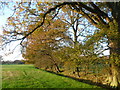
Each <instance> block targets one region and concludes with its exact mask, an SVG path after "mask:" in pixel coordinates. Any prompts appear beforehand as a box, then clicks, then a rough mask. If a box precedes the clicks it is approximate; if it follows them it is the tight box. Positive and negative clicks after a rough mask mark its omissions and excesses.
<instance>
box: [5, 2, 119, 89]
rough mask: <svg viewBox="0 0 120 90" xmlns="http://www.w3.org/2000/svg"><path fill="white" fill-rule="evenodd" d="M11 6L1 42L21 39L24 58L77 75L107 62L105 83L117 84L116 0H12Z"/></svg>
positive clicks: (41, 66) (117, 40) (117, 26)
mask: <svg viewBox="0 0 120 90" xmlns="http://www.w3.org/2000/svg"><path fill="white" fill-rule="evenodd" d="M10 8H12V9H13V10H14V14H13V15H12V16H11V17H9V18H8V22H7V24H6V27H4V36H3V41H4V42H5V44H7V43H10V42H12V41H17V40H21V43H20V44H21V46H22V48H23V49H22V51H23V57H24V58H25V59H26V62H27V63H33V64H34V65H35V66H36V67H38V68H44V69H46V70H47V69H49V70H53V71H57V72H63V71H69V70H70V72H71V71H72V72H73V73H74V72H77V74H78V76H80V74H79V72H80V71H81V68H82V69H84V71H85V72H86V70H88V69H93V68H95V69H96V67H92V66H98V69H99V68H100V69H99V71H101V69H103V68H104V67H108V69H107V70H108V71H109V72H108V73H107V74H106V75H107V76H106V77H105V78H106V80H105V81H106V84H108V85H110V86H113V87H118V86H119V84H120V72H119V70H120V2H52V3H51V2H49V3H48V2H34V3H31V2H20V3H19V2H16V3H13V6H11V5H10ZM8 28H9V29H8ZM106 50H109V51H110V56H109V58H108V59H106V58H105V57H104V54H103V52H104V51H106ZM101 55H102V56H103V57H100V56H101ZM100 66H101V67H100Z"/></svg>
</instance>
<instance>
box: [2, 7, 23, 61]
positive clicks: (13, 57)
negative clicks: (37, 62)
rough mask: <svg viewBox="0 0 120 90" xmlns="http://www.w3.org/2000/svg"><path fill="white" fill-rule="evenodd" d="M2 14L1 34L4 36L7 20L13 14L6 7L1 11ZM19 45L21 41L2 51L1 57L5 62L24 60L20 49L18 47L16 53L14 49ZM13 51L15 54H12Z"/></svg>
mask: <svg viewBox="0 0 120 90" xmlns="http://www.w3.org/2000/svg"><path fill="white" fill-rule="evenodd" d="M0 13H3V14H0V34H2V31H3V30H2V26H4V25H5V23H6V22H7V18H8V17H9V16H11V14H12V13H13V12H12V11H11V10H10V9H8V8H6V7H4V10H1V11H0ZM18 44H19V41H17V42H14V43H11V44H10V45H8V46H7V47H6V48H5V49H4V50H0V55H2V56H3V60H5V61H6V60H20V59H23V58H22V55H21V52H20V47H19V46H18V47H17V48H16V49H15V50H14V51H13V49H14V48H15V47H16V46H17V45H18ZM12 51H13V52H12Z"/></svg>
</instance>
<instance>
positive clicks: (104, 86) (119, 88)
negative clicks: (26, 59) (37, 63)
mask: <svg viewBox="0 0 120 90" xmlns="http://www.w3.org/2000/svg"><path fill="white" fill-rule="evenodd" d="M42 71H45V72H49V73H52V74H56V75H58V76H63V77H67V78H71V79H73V80H76V81H79V82H83V83H86V84H89V85H96V86H99V87H101V88H105V89H108V90H120V87H118V88H112V87H110V86H109V85H103V84H102V83H97V82H93V81H91V80H85V79H78V78H75V77H71V76H67V75H63V74H59V73H55V72H52V71H46V70H42Z"/></svg>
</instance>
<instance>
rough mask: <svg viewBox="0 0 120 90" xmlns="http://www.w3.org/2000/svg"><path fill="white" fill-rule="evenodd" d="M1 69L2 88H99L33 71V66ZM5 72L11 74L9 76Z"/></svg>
mask: <svg viewBox="0 0 120 90" xmlns="http://www.w3.org/2000/svg"><path fill="white" fill-rule="evenodd" d="M2 67H3V71H2V72H3V81H2V87H3V88H100V87H98V86H95V85H89V84H86V83H82V82H79V81H76V80H73V79H71V78H66V77H62V76H58V75H55V74H52V73H49V72H46V71H42V70H38V69H35V68H34V66H33V65H3V66H2ZM6 72H11V75H10V74H9V73H6ZM6 74H7V75H6ZM4 78H6V79H4Z"/></svg>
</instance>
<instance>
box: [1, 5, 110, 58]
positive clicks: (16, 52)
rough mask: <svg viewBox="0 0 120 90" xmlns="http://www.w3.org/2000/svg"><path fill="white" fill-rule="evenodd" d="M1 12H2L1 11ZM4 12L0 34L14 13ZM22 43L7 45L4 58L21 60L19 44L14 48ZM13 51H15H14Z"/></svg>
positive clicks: (106, 52)
mask: <svg viewBox="0 0 120 90" xmlns="http://www.w3.org/2000/svg"><path fill="white" fill-rule="evenodd" d="M0 13H1V12H0ZM3 13H4V14H0V34H2V26H4V25H5V23H6V21H7V18H8V17H9V16H11V14H12V13H13V12H12V11H11V10H10V9H8V8H6V7H5V8H4V11H3ZM19 43H20V41H17V42H14V43H12V44H10V45H9V46H7V47H6V49H5V50H4V51H0V55H3V59H4V60H20V59H23V58H22V54H21V52H20V46H18V47H17V48H16V49H15V50H14V51H13V49H14V48H15V47H16V46H17V45H18V44H19ZM12 51H13V52H12ZM104 55H109V51H105V52H104Z"/></svg>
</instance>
